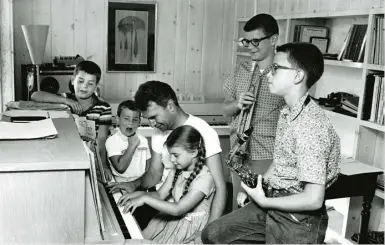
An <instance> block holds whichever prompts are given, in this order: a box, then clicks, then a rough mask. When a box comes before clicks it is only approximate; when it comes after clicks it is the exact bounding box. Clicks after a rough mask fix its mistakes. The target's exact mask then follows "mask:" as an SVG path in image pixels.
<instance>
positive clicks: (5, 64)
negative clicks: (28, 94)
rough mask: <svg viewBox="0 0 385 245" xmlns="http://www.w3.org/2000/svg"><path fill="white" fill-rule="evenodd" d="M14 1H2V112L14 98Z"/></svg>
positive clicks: (0, 64)
mask: <svg viewBox="0 0 385 245" xmlns="http://www.w3.org/2000/svg"><path fill="white" fill-rule="evenodd" d="M12 4H13V2H12V1H11V0H4V1H0V61H1V62H0V113H1V112H3V111H4V110H5V104H6V103H7V102H9V101H12V100H14V98H15V97H14V91H15V89H14V76H13V74H14V57H13V56H14V47H13V21H12V19H13V17H12V14H13V12H12V11H9V9H12Z"/></svg>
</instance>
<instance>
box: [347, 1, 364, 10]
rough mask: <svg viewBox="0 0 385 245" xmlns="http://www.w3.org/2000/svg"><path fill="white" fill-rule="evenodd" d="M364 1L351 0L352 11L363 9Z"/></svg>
mask: <svg viewBox="0 0 385 245" xmlns="http://www.w3.org/2000/svg"><path fill="white" fill-rule="evenodd" d="M361 8H362V0H350V9H361Z"/></svg>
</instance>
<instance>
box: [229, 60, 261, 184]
mask: <svg viewBox="0 0 385 245" xmlns="http://www.w3.org/2000/svg"><path fill="white" fill-rule="evenodd" d="M255 66H256V62H254V61H253V64H252V67H251V72H250V77H249V81H250V84H249V88H248V91H252V93H253V94H254V98H257V95H258V90H259V83H260V81H259V79H258V80H257V83H253V82H252V81H253V77H254V75H255V72H254V70H255ZM254 106H255V102H254V103H253V104H252V105H250V106H249V107H247V108H242V110H241V112H240V115H239V119H238V126H237V140H236V141H235V143H234V145H233V146H232V147H231V150H230V152H229V155H228V157H227V159H226V164H227V165H228V166H229V168H230V169H231V170H232V171H234V172H235V173H237V174H238V176H239V177H240V179H241V180H242V182H244V183H245V184H246V185H247V186H249V187H251V188H255V187H256V186H257V180H258V174H256V173H252V172H251V171H250V170H249V169H248V168H247V166H246V165H245V163H246V161H247V160H248V158H249V154H248V153H247V152H246V148H247V144H248V142H249V139H250V136H251V134H252V132H253V126H250V123H251V119H252V116H253V112H254Z"/></svg>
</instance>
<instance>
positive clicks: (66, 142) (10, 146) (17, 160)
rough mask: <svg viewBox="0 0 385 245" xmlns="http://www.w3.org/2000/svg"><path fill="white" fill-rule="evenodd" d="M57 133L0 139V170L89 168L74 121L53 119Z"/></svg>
mask: <svg viewBox="0 0 385 245" xmlns="http://www.w3.org/2000/svg"><path fill="white" fill-rule="evenodd" d="M53 123H54V124H55V127H56V130H57V131H58V135H57V137H56V138H54V139H36V140H2V141H0V172H16V171H34V170H70V169H88V168H89V165H90V163H89V159H88V156H87V154H86V153H85V151H84V147H83V145H82V142H81V139H80V136H79V133H78V131H77V128H76V125H75V122H74V121H73V120H72V119H71V118H65V119H53Z"/></svg>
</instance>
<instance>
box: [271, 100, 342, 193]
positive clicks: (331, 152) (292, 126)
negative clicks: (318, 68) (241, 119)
mask: <svg viewBox="0 0 385 245" xmlns="http://www.w3.org/2000/svg"><path fill="white" fill-rule="evenodd" d="M340 154H341V147H340V139H339V137H338V135H337V133H336V131H335V130H334V127H333V126H332V124H331V123H330V121H329V118H328V117H327V116H326V115H325V112H324V111H322V109H321V108H320V107H319V106H318V105H317V104H316V103H315V102H314V101H312V100H311V99H310V97H308V94H307V93H306V94H305V95H304V96H303V97H301V99H300V100H299V101H298V102H297V103H296V104H295V105H294V106H293V108H292V109H289V107H288V106H285V107H284V108H283V109H282V111H281V114H280V116H279V121H278V127H277V138H276V144H275V151H274V166H273V171H272V175H271V177H270V178H269V179H268V180H267V182H268V183H269V185H270V186H271V187H273V188H276V189H286V190H288V191H289V192H291V193H299V192H302V191H303V189H304V187H305V186H304V184H305V182H308V183H314V184H324V185H325V186H326V188H327V187H329V186H330V185H331V184H332V183H333V182H334V181H335V180H336V179H337V176H338V173H339V171H340V168H339V164H340V162H341V155H340Z"/></svg>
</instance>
